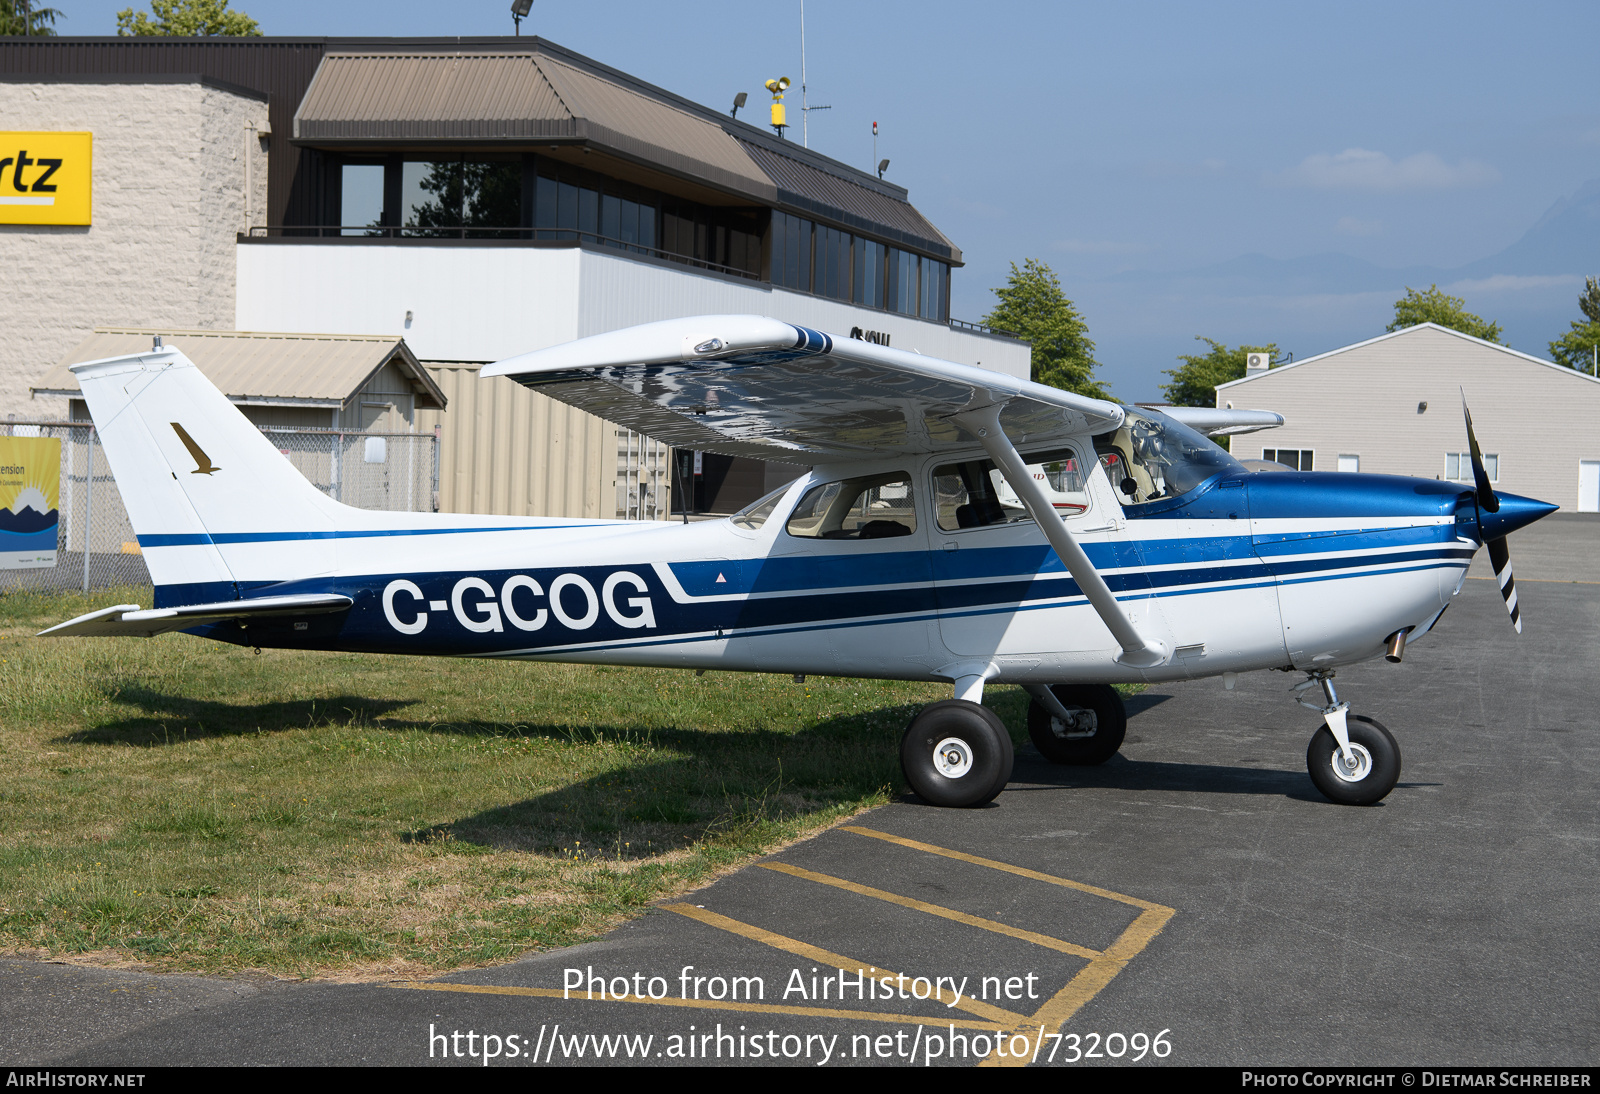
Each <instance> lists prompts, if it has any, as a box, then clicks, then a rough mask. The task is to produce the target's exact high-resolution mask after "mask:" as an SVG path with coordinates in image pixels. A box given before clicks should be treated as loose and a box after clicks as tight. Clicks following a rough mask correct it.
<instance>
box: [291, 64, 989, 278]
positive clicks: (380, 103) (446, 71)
mask: <svg viewBox="0 0 1600 1094" xmlns="http://www.w3.org/2000/svg"><path fill="white" fill-rule="evenodd" d="M528 41H529V42H530V45H529V46H528V48H527V50H526V52H507V51H497V52H481V53H480V52H471V51H452V52H445V51H433V50H416V51H413V50H389V51H373V52H353V51H352V52H339V53H329V54H328V55H327V56H325V57H324V58H323V60H322V64H321V66H320V67H319V68H318V69H317V74H316V77H315V78H314V79H313V80H312V81H311V85H310V87H308V88H307V89H306V93H305V97H304V98H303V99H302V100H301V102H300V106H299V109H298V110H296V111H295V115H294V139H295V141H296V142H298V143H302V144H324V145H339V146H343V147H349V146H351V145H361V144H369V143H370V144H378V143H384V144H388V145H391V146H392V145H394V144H404V143H406V142H432V141H452V142H457V143H458V144H459V143H465V142H484V143H495V142H502V141H504V142H521V143H523V144H531V143H534V142H539V141H552V142H554V141H560V142H563V143H579V144H582V145H584V146H586V147H589V146H592V147H594V148H595V149H596V150H597V151H605V152H609V153H611V154H614V155H617V156H620V157H622V158H623V159H626V160H630V161H632V162H634V163H639V164H643V165H646V166H649V167H654V168H657V169H660V170H664V171H666V172H668V173H670V174H672V175H675V176H677V177H679V178H682V179H687V180H690V181H693V182H697V183H701V184H704V185H709V186H711V187H712V188H714V189H717V190H720V191H722V192H723V193H727V194H732V195H736V196H738V197H739V198H741V199H743V200H746V201H749V202H751V203H759V204H761V205H767V206H775V205H779V206H784V207H787V208H790V209H792V210H794V211H796V212H799V213H802V214H804V215H807V216H811V217H816V218H819V219H822V220H829V221H833V222H834V223H837V224H839V225H841V226H843V227H847V228H852V229H855V230H857V231H862V232H866V233H869V234H872V235H875V236H878V237H880V238H882V239H884V240H887V241H890V242H895V243H899V244H901V245H903V246H908V247H912V248H915V249H917V250H921V251H925V252H928V253H930V254H934V255H937V256H939V257H942V258H945V259H947V260H948V261H951V262H954V263H956V264H960V262H961V252H960V251H959V250H958V249H957V248H956V247H955V245H954V244H952V243H951V242H950V240H948V239H946V238H945V236H944V235H943V233H941V232H940V231H939V230H938V229H937V228H935V227H934V226H933V225H932V224H931V223H929V221H928V219H927V218H926V217H924V216H923V215H922V214H921V213H919V212H917V210H916V209H915V208H914V207H913V206H912V205H911V203H910V202H908V201H907V200H906V192H905V190H904V189H903V188H902V187H899V186H895V185H894V184H892V183H888V182H884V181H882V180H880V179H877V178H875V177H873V176H872V175H871V174H870V173H868V172H864V171H858V170H857V169H855V168H853V167H850V166H848V165H846V164H843V163H839V162H837V161H835V160H831V159H829V158H827V157H826V156H822V155H820V154H818V153H816V152H812V151H810V150H808V149H805V148H801V147H799V146H797V145H793V144H792V143H791V142H788V141H784V140H780V139H778V138H776V137H774V136H771V135H769V134H767V133H766V132H765V131H764V130H762V129H760V128H758V127H755V126H751V125H748V124H746V123H744V122H739V121H733V120H732V119H730V118H728V117H726V116H725V115H723V114H722V112H721V111H714V110H710V109H707V108H706V107H703V106H700V105H699V104H697V103H692V102H689V101H688V100H686V99H682V98H679V97H678V96H676V95H673V94H671V93H670V92H667V91H663V90H662V89H660V88H657V87H653V86H652V85H650V84H647V83H645V82H643V81H642V80H637V79H635V78H633V77H631V76H628V75H627V74H625V73H621V72H617V71H616V70H614V69H610V68H607V67H606V66H604V65H601V64H598V63H596V62H594V61H591V60H589V59H588V58H586V57H582V56H579V55H578V54H575V53H570V52H568V51H566V50H563V49H561V48H560V47H559V46H554V45H552V44H551V43H549V42H545V41H543V40H542V39H529V40H528Z"/></svg>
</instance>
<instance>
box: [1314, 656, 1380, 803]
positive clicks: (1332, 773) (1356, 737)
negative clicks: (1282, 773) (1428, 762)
mask: <svg viewBox="0 0 1600 1094" xmlns="http://www.w3.org/2000/svg"><path fill="white" fill-rule="evenodd" d="M1318 684H1320V685H1321V686H1322V694H1323V696H1324V697H1325V698H1326V699H1327V700H1328V704H1327V705H1326V706H1318V705H1316V704H1315V703H1310V702H1307V701H1306V700H1305V699H1303V698H1301V697H1300V696H1299V694H1298V693H1300V692H1304V691H1306V690H1308V689H1309V688H1311V687H1314V686H1316V685H1318ZM1294 690H1295V692H1296V698H1295V701H1296V702H1297V703H1299V704H1300V705H1301V706H1303V707H1305V708H1306V709H1308V710H1314V711H1316V712H1317V713H1318V714H1320V715H1322V717H1323V721H1324V722H1325V724H1324V725H1323V727H1322V728H1321V729H1319V730H1317V732H1316V733H1315V734H1314V735H1313V736H1312V738H1311V744H1310V745H1309V746H1307V748H1306V770H1308V771H1309V772H1310V773H1311V782H1312V783H1313V784H1314V785H1315V786H1316V788H1317V789H1318V790H1320V791H1322V794H1323V796H1324V797H1326V798H1327V799H1328V800H1330V801H1335V802H1338V803H1339V804H1340V805H1373V804H1375V803H1377V802H1380V801H1382V800H1383V799H1384V798H1385V797H1387V796H1388V793H1389V791H1391V790H1393V789H1394V784H1395V783H1397V782H1399V781H1400V746H1399V745H1398V744H1397V743H1396V742H1395V739H1394V737H1393V736H1392V735H1391V734H1390V733H1389V731H1388V730H1387V729H1385V728H1384V727H1383V725H1382V724H1381V723H1379V722H1377V721H1375V720H1373V719H1371V718H1367V717H1364V716H1362V715H1359V714H1357V715H1351V714H1350V704H1349V703H1341V702H1340V701H1339V694H1338V692H1336V691H1334V690H1333V670H1332V669H1312V670H1310V671H1309V672H1307V673H1306V679H1305V681H1304V682H1303V683H1300V684H1296V685H1295V688H1294Z"/></svg>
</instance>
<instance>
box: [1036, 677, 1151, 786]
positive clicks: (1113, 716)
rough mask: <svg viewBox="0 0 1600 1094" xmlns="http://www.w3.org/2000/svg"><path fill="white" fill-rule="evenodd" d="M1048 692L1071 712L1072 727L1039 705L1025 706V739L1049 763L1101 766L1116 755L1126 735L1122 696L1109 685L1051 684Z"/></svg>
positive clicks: (1126, 722)
mask: <svg viewBox="0 0 1600 1094" xmlns="http://www.w3.org/2000/svg"><path fill="white" fill-rule="evenodd" d="M1050 691H1051V693H1052V694H1053V695H1055V697H1056V698H1057V699H1060V700H1061V705H1062V706H1064V707H1066V708H1067V710H1068V711H1069V712H1071V713H1072V715H1073V719H1072V724H1071V725H1068V724H1066V723H1064V722H1063V721H1062V720H1061V716H1060V715H1059V714H1053V713H1051V712H1050V711H1048V710H1046V709H1045V708H1044V707H1042V706H1040V705H1039V701H1038V700H1037V699H1035V700H1034V701H1033V702H1032V703H1030V704H1029V705H1028V737H1029V738H1030V739H1031V740H1032V741H1033V747H1034V748H1037V749H1038V750H1039V754H1040V755H1041V756H1043V757H1044V758H1045V759H1047V760H1049V761H1050V762H1051V763H1053V764H1073V765H1075V766H1089V765H1092V764H1103V763H1105V762H1106V761H1107V760H1109V759H1111V757H1113V756H1115V755H1116V754H1117V749H1119V748H1121V747H1122V739H1123V737H1125V736H1126V735H1127V732H1128V713H1127V710H1126V708H1124V707H1123V705H1122V696H1121V695H1119V694H1117V689H1116V688H1114V687H1112V686H1111V685H1110V684H1052V685H1051V687H1050Z"/></svg>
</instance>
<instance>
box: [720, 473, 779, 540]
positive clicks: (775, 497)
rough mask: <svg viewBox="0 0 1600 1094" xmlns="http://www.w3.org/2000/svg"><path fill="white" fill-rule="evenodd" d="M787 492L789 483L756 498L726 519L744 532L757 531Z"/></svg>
mask: <svg viewBox="0 0 1600 1094" xmlns="http://www.w3.org/2000/svg"><path fill="white" fill-rule="evenodd" d="M788 492H789V484H787V483H785V484H784V485H783V486H780V487H778V488H777V489H776V490H774V491H773V492H772V493H770V494H767V495H764V496H763V497H759V498H757V499H756V500H755V501H753V502H751V503H750V504H749V505H747V506H745V507H744V508H743V509H741V510H739V511H738V512H737V513H735V514H733V516H731V517H729V518H728V519H729V520H730V521H732V522H733V524H734V526H735V527H737V528H743V529H744V530H745V531H746V532H759V531H760V530H761V526H762V525H763V524H765V523H767V518H768V517H770V516H772V511H773V510H774V509H776V508H777V507H778V503H779V502H780V501H782V500H783V496H784V495H785V494H787V493H788Z"/></svg>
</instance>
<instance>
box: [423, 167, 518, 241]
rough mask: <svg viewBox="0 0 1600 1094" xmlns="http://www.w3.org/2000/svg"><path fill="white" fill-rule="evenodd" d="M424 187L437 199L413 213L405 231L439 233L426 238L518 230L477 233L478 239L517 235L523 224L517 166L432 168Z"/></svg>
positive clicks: (425, 203)
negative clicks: (462, 230) (484, 229)
mask: <svg viewBox="0 0 1600 1094" xmlns="http://www.w3.org/2000/svg"><path fill="white" fill-rule="evenodd" d="M419 185H420V187H421V189H422V191H423V192H424V193H427V194H431V195H432V197H430V198H429V199H428V200H427V201H425V202H423V203H422V204H420V205H417V206H415V207H414V208H413V210H412V213H413V215H412V217H411V219H410V221H409V222H408V223H406V224H405V225H404V227H407V228H426V229H435V230H434V231H429V232H424V233H422V234H425V235H438V236H451V237H453V236H458V235H460V234H461V232H460V229H462V228H478V229H483V228H499V229H513V230H512V231H506V232H504V233H499V232H485V231H475V232H473V233H472V236H473V237H474V238H479V239H481V238H484V237H486V236H488V237H494V236H497V235H501V234H503V235H506V236H515V235H517V234H518V233H517V232H516V231H514V229H515V228H516V227H517V225H518V224H520V223H521V222H522V172H521V171H520V170H519V169H518V166H517V164H515V163H492V162H491V163H473V162H470V161H469V162H462V161H460V160H444V161H439V162H435V163H430V164H428V173H427V174H426V175H424V176H423V177H422V181H421V183H420V184H419Z"/></svg>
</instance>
